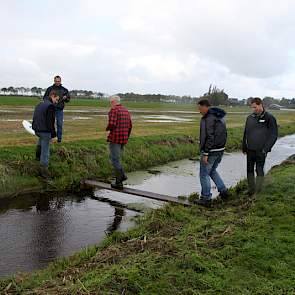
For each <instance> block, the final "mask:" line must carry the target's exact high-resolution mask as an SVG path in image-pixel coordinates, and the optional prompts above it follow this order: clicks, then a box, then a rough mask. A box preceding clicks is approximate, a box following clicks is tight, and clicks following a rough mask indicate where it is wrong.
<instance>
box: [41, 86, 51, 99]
mask: <svg viewBox="0 0 295 295" xmlns="http://www.w3.org/2000/svg"><path fill="white" fill-rule="evenodd" d="M50 91H51V87H48V88H47V89H46V91H45V93H44V96H43V100H49V93H50Z"/></svg>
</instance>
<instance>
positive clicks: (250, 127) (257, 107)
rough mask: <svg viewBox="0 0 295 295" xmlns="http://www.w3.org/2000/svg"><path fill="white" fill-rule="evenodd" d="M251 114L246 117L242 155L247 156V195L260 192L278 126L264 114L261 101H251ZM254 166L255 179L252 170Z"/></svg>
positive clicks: (270, 115)
mask: <svg viewBox="0 0 295 295" xmlns="http://www.w3.org/2000/svg"><path fill="white" fill-rule="evenodd" d="M251 108H252V110H253V114H251V115H250V116H248V118H247V121H246V126H245V131H244V137H243V153H244V154H246V155H247V180H248V194H249V195H253V194H254V193H255V192H257V193H258V192H260V191H261V188H262V184H263V179H264V164H265V159H266V156H267V153H269V152H270V151H271V149H272V147H273V145H274V144H275V142H276V140H277V138H278V126H277V121H276V119H275V117H274V116H273V115H272V114H270V113H268V112H266V111H265V110H264V107H263V103H262V100H261V99H260V98H258V97H256V98H253V99H252V100H251ZM255 166H256V174H257V177H256V178H255V174H254V168H255Z"/></svg>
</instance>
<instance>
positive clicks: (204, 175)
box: [200, 159, 213, 200]
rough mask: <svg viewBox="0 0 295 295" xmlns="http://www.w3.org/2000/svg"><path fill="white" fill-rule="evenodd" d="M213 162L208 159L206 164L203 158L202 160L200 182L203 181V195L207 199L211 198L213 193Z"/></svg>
mask: <svg viewBox="0 0 295 295" xmlns="http://www.w3.org/2000/svg"><path fill="white" fill-rule="evenodd" d="M212 166H213V164H212V163H210V162H209V161H208V164H205V163H204V162H203V161H202V159H201V161H200V182H201V187H202V191H201V197H202V198H204V199H207V200H210V199H211V197H212V194H211V181H210V172H211V169H212Z"/></svg>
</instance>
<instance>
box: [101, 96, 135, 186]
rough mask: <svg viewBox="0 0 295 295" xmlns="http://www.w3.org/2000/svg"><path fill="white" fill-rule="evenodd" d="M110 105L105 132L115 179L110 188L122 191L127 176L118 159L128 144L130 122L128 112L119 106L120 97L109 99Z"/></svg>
mask: <svg viewBox="0 0 295 295" xmlns="http://www.w3.org/2000/svg"><path fill="white" fill-rule="evenodd" d="M110 104H111V109H110V111H109V123H108V126H107V128H106V130H107V131H109V135H108V139H107V141H108V142H109V150H110V160H111V162H112V164H113V167H114V172H115V177H116V180H115V181H114V182H113V183H112V184H111V186H112V187H113V188H116V189H123V181H124V180H127V176H126V175H125V173H124V169H123V167H122V165H121V163H120V157H121V155H122V153H123V150H124V146H125V144H126V143H127V142H128V139H129V136H130V133H131V129H132V121H131V116H130V113H129V112H128V110H127V109H126V108H124V107H123V106H122V105H121V104H120V97H119V96H118V95H114V96H111V97H110Z"/></svg>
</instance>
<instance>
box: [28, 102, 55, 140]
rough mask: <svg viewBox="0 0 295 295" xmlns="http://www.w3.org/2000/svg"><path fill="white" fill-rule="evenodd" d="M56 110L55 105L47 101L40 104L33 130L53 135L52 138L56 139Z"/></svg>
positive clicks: (35, 114) (34, 119)
mask: <svg viewBox="0 0 295 295" xmlns="http://www.w3.org/2000/svg"><path fill="white" fill-rule="evenodd" d="M54 123H55V108H54V104H53V103H52V102H51V101H49V100H45V101H44V102H40V103H39V104H38V105H37V106H36V108H35V111H34V115H33V123H32V128H33V129H34V131H35V132H48V133H51V138H54V137H56V132H55V126H54Z"/></svg>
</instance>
